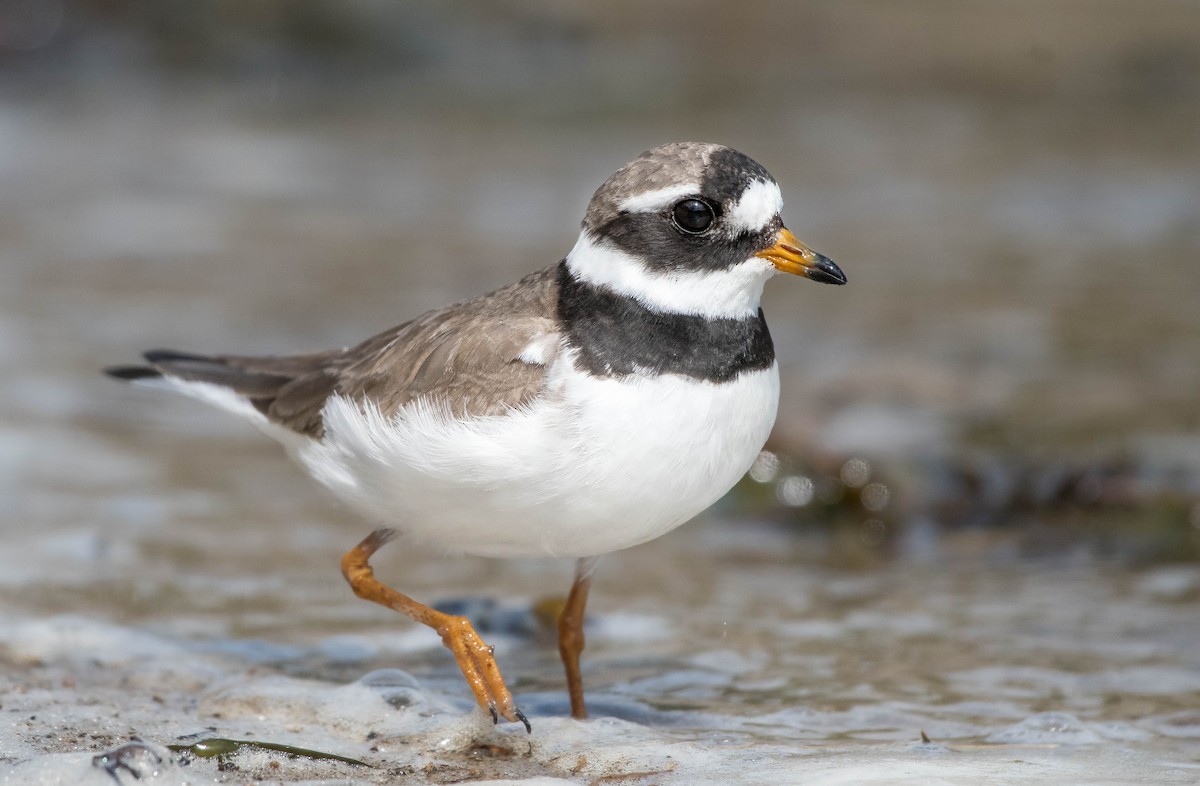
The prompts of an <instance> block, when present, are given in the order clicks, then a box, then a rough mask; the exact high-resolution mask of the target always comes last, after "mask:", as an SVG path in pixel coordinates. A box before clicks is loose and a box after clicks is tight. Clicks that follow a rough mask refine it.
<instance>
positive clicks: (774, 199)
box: [725, 180, 783, 232]
mask: <svg viewBox="0 0 1200 786" xmlns="http://www.w3.org/2000/svg"><path fill="white" fill-rule="evenodd" d="M781 210H783V195H782V194H780V193H779V186H778V185H777V184H775V183H769V182H767V181H766V180H755V181H754V182H753V183H751V184H750V185H749V186H747V187H746V190H745V191H743V192H742V197H741V199H739V200H738V201H737V203H736V204H735V205H734V206H733V207H732V208H731V209H730V211H729V212H728V213H726V214H725V220H726V221H727V222H728V223H729V226H730V228H731V229H732V230H733V231H734V232H759V231H762V230H763V229H764V228H766V226H767V225H768V224H770V223H771V222H772V221H774V220H775V216H777V215H779V211H781Z"/></svg>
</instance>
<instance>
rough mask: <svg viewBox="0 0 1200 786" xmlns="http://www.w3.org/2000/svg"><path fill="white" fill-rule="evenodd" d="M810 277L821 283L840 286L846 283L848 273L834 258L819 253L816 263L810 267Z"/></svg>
mask: <svg viewBox="0 0 1200 786" xmlns="http://www.w3.org/2000/svg"><path fill="white" fill-rule="evenodd" d="M808 278H809V279H810V280H811V281H816V282H817V283H820V284H837V285H838V286H839V287H840V286H842V285H843V284H845V283H846V274H845V273H843V272H842V269H841V268H840V267H838V266H837V263H835V262H834V261H833V260H832V259H830V258H829V257H827V256H823V255H820V254H818V255H817V261H816V264H814V265H813V266H812V267H810V268H809V269H808Z"/></svg>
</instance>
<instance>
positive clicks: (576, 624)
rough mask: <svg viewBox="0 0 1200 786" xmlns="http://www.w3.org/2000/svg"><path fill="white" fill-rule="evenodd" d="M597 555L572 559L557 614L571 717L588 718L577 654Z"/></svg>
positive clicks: (580, 645) (580, 648) (559, 646)
mask: <svg viewBox="0 0 1200 786" xmlns="http://www.w3.org/2000/svg"><path fill="white" fill-rule="evenodd" d="M599 561H600V558H599V557H586V558H584V559H581V560H579V561H578V562H576V563H575V583H574V584H572V585H571V594H569V595H568V596H567V604H566V605H565V606H564V607H563V610H562V614H560V615H559V617H558V654H559V655H561V656H562V662H563V666H565V667H566V669H567V694H568V695H569V696H570V697H571V717H572V718H577V719H579V720H585V719H586V718H587V706H586V705H585V704H584V702H583V675H581V674H580V673H579V654H580V653H581V652H583V644H584V640H583V610H584V607H585V606H587V597H588V589H590V588H591V586H592V571H594V570H595V569H596V563H597V562H599Z"/></svg>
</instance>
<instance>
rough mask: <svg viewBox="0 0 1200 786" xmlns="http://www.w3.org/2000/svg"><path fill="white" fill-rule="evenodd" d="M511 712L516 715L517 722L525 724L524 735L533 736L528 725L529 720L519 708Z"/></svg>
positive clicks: (531, 729) (531, 728)
mask: <svg viewBox="0 0 1200 786" xmlns="http://www.w3.org/2000/svg"><path fill="white" fill-rule="evenodd" d="M513 712H514V713H516V716H517V720H519V721H521V723H524V724H525V733H526V734H533V727H532V726H530V725H529V719H528V718H526V717H525V713H523V712H521V708H520V707H516V708H514V709H513Z"/></svg>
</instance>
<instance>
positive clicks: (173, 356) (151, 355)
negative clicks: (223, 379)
mask: <svg viewBox="0 0 1200 786" xmlns="http://www.w3.org/2000/svg"><path fill="white" fill-rule="evenodd" d="M142 357H144V358H145V359H146V362H147V363H151V364H153V365H155V366H157V365H158V364H159V363H172V362H180V361H184V362H186V361H196V362H201V363H211V362H212V358H211V357H206V356H204V355H193V354H191V353H190V352H176V351H175V350H173V349H148V350H146V351H145V352H143V353H142Z"/></svg>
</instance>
